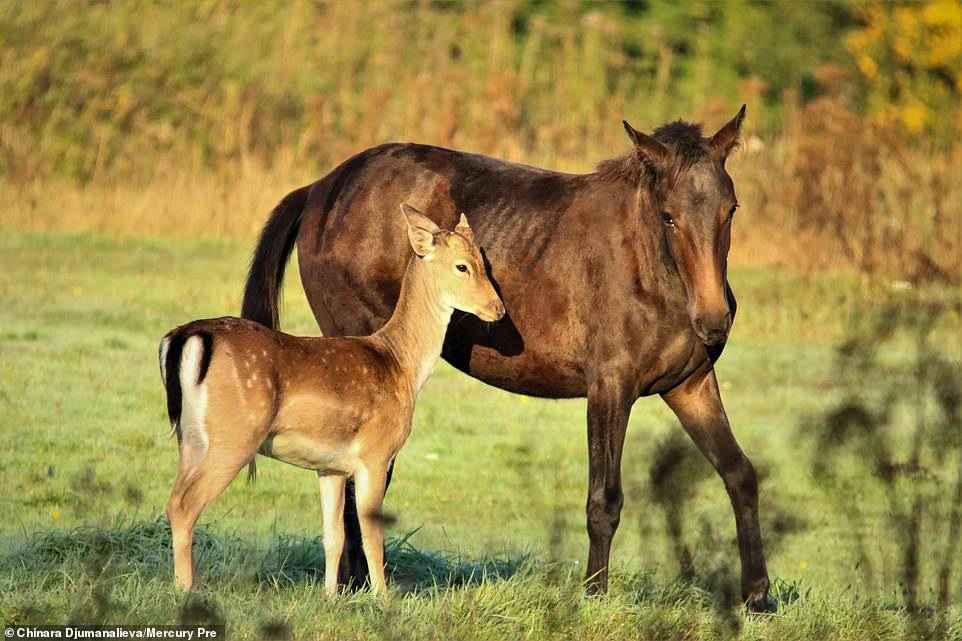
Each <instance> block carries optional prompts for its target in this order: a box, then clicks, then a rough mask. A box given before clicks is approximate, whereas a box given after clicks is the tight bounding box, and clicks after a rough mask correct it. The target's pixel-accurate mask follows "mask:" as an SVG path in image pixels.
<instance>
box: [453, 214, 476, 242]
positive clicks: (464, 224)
mask: <svg viewBox="0 0 962 641" xmlns="http://www.w3.org/2000/svg"><path fill="white" fill-rule="evenodd" d="M454 231H455V232H457V233H459V234H461V235H462V236H464V237H465V238H467V239H468V240H470V241H471V242H472V243H473V242H474V230H472V229H471V225H469V224H468V217H467V216H465V215H464V212H461V220H459V221H458V225H457V227H455V228H454Z"/></svg>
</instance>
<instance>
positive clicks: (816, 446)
mask: <svg viewBox="0 0 962 641" xmlns="http://www.w3.org/2000/svg"><path fill="white" fill-rule="evenodd" d="M960 97H962V9H960V5H959V3H958V2H955V1H953V0H931V1H925V2H911V3H884V4H882V3H868V2H841V1H832V0H828V1H824V2H811V3H808V2H806V3H802V2H788V1H783V2H748V1H745V0H729V1H724V2H685V3H668V2H661V1H655V0H652V1H650V2H606V3H594V2H576V1H567V2H513V1H508V0H505V1H500V2H492V3H474V2H464V3H448V2H433V1H426V0H425V1H422V2H392V1H387V0H385V1H381V2H372V3H353V2H325V3H322V2H306V1H301V2H298V1H294V2H290V3H283V4H281V3H278V4H276V5H274V4H272V3H246V2H228V1H201V2H195V3H187V2H176V3H146V2H135V1H133V0H130V1H124V0H116V1H113V2H83V3H81V2H54V1H49V2H19V1H17V0H8V1H6V2H0V300H2V301H3V306H2V308H0V451H2V452H4V453H3V454H0V485H2V486H3V487H4V488H5V489H4V491H3V492H0V523H2V524H3V525H0V550H3V552H2V554H0V622H6V621H21V622H37V623H40V622H64V621H77V622H110V623H117V622H123V621H129V622H132V623H142V622H144V621H150V622H158V623H160V622H174V621H179V620H183V621H192V620H205V621H210V620H226V621H227V623H228V627H229V630H230V631H231V634H233V635H236V637H238V638H254V639H265V638H338V639H342V638H355V637H356V638H388V637H391V638H404V637H414V636H416V637H417V638H439V639H449V638H472V639H473V638H479V639H484V638H490V639H501V638H534V639H539V638H544V639H549V638H571V637H578V638H586V639H614V638H646V639H649V638H650V639H678V638H682V639H712V638H729V637H739V638H745V639H767V638H772V639H779V640H788V639H799V640H802V639H805V640H810V639H839V640H842V639H845V640H849V639H855V638H859V639H861V638H865V639H868V638H904V639H918V638H923V637H924V638H953V639H955V638H958V639H962V613H960V610H959V599H960V598H962V583H960V572H962V568H960V567H959V564H958V561H957V558H958V557H959V550H958V546H957V540H958V538H959V533H960V531H962V476H960V475H962V443H960V434H962V431H960V429H959V425H960V423H962V418H960V414H959V412H960V404H962V400H960V399H962V344H960V341H962V336H960V332H959V326H960V319H962V295H960V291H959V286H960V282H959V281H960V275H962V205H960V203H962V174H960V171H962V170H960V167H962V143H960V140H962V136H960V134H962V100H960ZM742 103H747V104H748V114H749V116H748V120H747V121H746V125H745V135H744V137H743V145H742V147H741V149H740V150H739V151H738V153H737V155H736V156H735V157H734V158H733V159H732V160H731V161H730V162H729V168H730V170H731V171H732V173H733V177H734V179H735V184H736V187H737V189H738V193H739V200H740V201H741V203H742V207H741V209H740V211H739V214H738V219H737V223H736V231H735V234H734V244H733V249H732V261H733V268H732V274H731V280H732V282H733V283H734V287H735V289H736V291H737V292H738V296H739V303H740V305H739V315H738V320H737V322H736V323H735V327H734V330H733V335H732V340H731V342H730V344H729V345H728V347H727V348H726V352H725V357H724V358H723V359H722V361H721V363H720V365H719V367H718V375H719V379H720V381H721V384H722V389H723V394H724V396H725V400H726V405H727V407H728V410H729V414H730V416H731V418H732V422H733V425H734V426H735V430H736V432H737V434H738V436H739V439H740V441H741V443H742V445H743V447H744V449H745V450H746V451H747V452H748V453H749V455H750V456H751V457H752V458H753V460H754V461H755V462H756V465H757V467H758V468H759V469H760V470H761V472H762V476H763V481H762V502H763V506H762V516H763V518H764V519H765V521H764V523H763V529H764V533H765V536H766V543H767V548H768V551H769V558H770V570H771V572H772V575H773V577H776V578H777V579H778V580H777V581H776V587H775V589H774V590H773V599H774V602H775V603H776V604H777V605H778V612H777V613H776V614H775V615H772V616H767V617H754V618H746V617H744V616H743V615H742V613H741V611H740V610H739V608H738V606H737V603H735V602H734V600H733V598H734V597H733V595H735V594H736V593H737V588H733V586H737V564H736V558H737V556H736V550H735V545H734V531H733V527H732V518H731V512H730V507H729V506H728V502H727V497H726V496H725V494H724V490H723V488H722V486H721V483H720V482H719V481H718V479H717V478H716V477H715V476H714V475H713V473H712V472H711V471H710V468H709V467H708V466H707V464H706V463H705V462H704V461H702V460H701V458H700V457H698V455H697V453H696V452H695V450H694V449H693V447H692V446H691V444H690V443H689V442H688V441H687V440H685V439H684V438H680V436H679V430H678V427H677V425H676V422H675V421H674V419H673V418H672V417H671V415H670V412H669V411H668V410H667V408H665V407H663V405H662V404H661V403H660V402H659V401H657V400H652V399H648V400H641V401H639V403H638V404H637V405H636V408H635V411H634V412H633V415H632V421H631V427H630V429H629V442H628V444H627V446H626V467H625V476H626V479H627V480H628V488H627V495H628V496H627V499H626V508H625V514H624V517H623V519H622V526H621V529H620V531H619V534H618V537H617V538H616V542H615V549H614V552H613V559H614V562H615V566H614V572H615V575H614V579H613V581H612V595H611V596H610V597H608V598H605V599H596V600H588V599H585V598H584V597H583V595H582V592H581V587H580V584H579V581H580V576H581V565H580V563H583V560H584V555H585V552H586V546H587V537H586V534H585V530H584V523H583V506H584V491H585V478H586V453H585V439H584V404H583V401H564V402H549V401H540V400H537V399H528V398H524V397H519V396H513V395H509V394H505V393H501V392H498V391H496V390H492V389H490V388H486V387H484V386H483V385H481V384H480V383H478V382H476V381H473V380H471V379H469V378H467V377H465V376H461V375H459V374H457V373H456V372H454V371H453V370H451V369H450V368H448V367H446V366H442V367H439V370H438V373H437V375H436V376H435V377H434V378H433V379H432V380H431V381H430V382H429V384H428V386H427V387H426V389H425V392H424V394H423V396H422V399H421V401H420V402H419V407H418V410H417V416H416V419H415V430H414V434H413V436H412V439H411V441H410V443H409V445H408V446H407V447H406V448H405V450H404V452H402V455H401V456H402V460H401V463H400V464H399V467H398V473H397V477H396V482H395V484H394V485H393V486H392V489H391V492H390V493H389V496H388V502H387V503H388V506H389V509H391V510H393V511H394V513H395V515H396V517H397V519H398V520H397V523H396V524H395V525H394V528H393V533H394V535H395V539H394V543H393V544H392V548H391V554H390V559H391V568H392V572H393V576H394V579H395V584H396V585H397V586H398V587H397V590H395V593H394V595H393V596H392V599H391V600H390V601H389V602H388V603H386V604H381V603H377V602H375V601H373V600H371V599H369V598H368V597H366V596H364V595H361V596H357V597H342V598H341V599H340V600H336V601H329V600H326V599H325V598H324V597H323V596H322V594H321V590H320V588H319V585H318V583H317V580H316V579H317V572H318V570H319V568H321V567H322V550H321V548H320V546H319V545H318V542H317V540H316V536H317V533H318V531H319V526H320V520H319V515H318V513H317V512H318V510H317V499H316V493H315V486H314V483H313V482H312V481H311V480H310V476H311V475H310V474H308V473H306V472H302V471H299V470H295V469H293V468H290V467H288V466H283V465H280V464H275V463H273V462H270V461H265V462H264V464H263V466H262V468H261V471H262V474H261V475H260V477H259V480H258V485H257V486H255V487H254V488H248V487H247V486H245V485H243V484H241V483H235V484H234V485H233V486H232V487H231V488H230V489H229V490H228V491H227V492H226V493H225V495H224V496H223V497H222V498H221V499H219V500H218V502H216V503H215V505H214V506H212V507H211V508H210V510H209V511H208V512H207V513H206V515H205V517H204V519H203V521H204V523H205V528H206V529H205V530H204V533H203V534H202V536H201V540H202V542H203V543H202V544H201V548H202V549H203V557H202V559H201V561H200V563H201V567H202V573H203V576H204V579H205V582H206V585H207V587H206V588H205V589H204V590H202V591H201V592H199V593H195V594H192V595H191V596H190V597H189V598H187V599H185V598H184V597H183V596H182V595H179V594H177V593H176V592H174V591H173V590H172V589H171V588H170V584H171V573H170V558H169V548H168V545H169V530H168V529H167V527H166V524H165V522H164V520H163V519H162V517H161V514H162V509H163V504H164V502H165V500H166V495H167V492H168V490H169V483H170V481H171V479H172V477H173V472H174V466H175V459H176V455H175V453H174V451H173V449H172V448H173V446H172V445H171V444H170V443H169V442H168V441H164V440H163V439H160V438H157V437H156V436H155V435H157V434H160V433H162V432H163V431H164V430H165V429H166V425H165V418H164V405H163V400H162V390H161V386H160V384H159V381H158V379H157V374H156V363H155V346H156V341H157V339H158V337H159V336H160V335H162V334H163V333H164V332H165V331H167V330H168V329H169V328H170V327H172V326H174V325H176V324H179V323H181V322H183V321H184V320H186V319H188V318H195V317H205V316H216V315H222V314H232V313H236V312H237V310H238V309H239V306H240V294H241V288H242V283H243V277H244V272H245V268H246V259H247V256H248V253H249V251H250V249H251V248H252V245H253V240H254V237H255V235H256V233H257V231H258V230H259V228H260V226H261V225H262V224H263V222H264V220H265V217H266V215H267V212H268V211H269V210H270V208H271V207H272V206H273V205H274V204H276V202H277V201H278V200H279V199H280V198H281V197H283V196H284V195H285V194H286V193H287V192H288V191H290V190H291V189H293V188H295V187H297V186H300V185H302V184H306V183H308V182H310V181H312V180H315V179H316V178H318V177H319V176H321V175H323V174H324V173H326V172H327V171H329V170H330V169H331V168H332V167H333V166H334V165H336V164H337V163H338V162H340V161H342V160H343V159H345V158H347V157H348V156H349V155H351V154H352V153H355V152H357V151H359V150H361V149H364V148H366V147H368V146H370V145H373V144H377V143H381V142H385V141H388V140H416V141H419V142H428V143H435V144H441V145H446V146H453V147H458V148H462V149H467V150H472V151H478V152H482V153H488V154H492V155H497V156H501V157H505V158H509V159H512V160H517V161H521V162H527V163H531V164H537V165H542V166H549V167H555V168H558V169H561V170H565V171H590V170H591V169H592V168H593V166H594V165H595V163H597V162H598V161H599V160H601V159H603V158H606V157H610V156H613V155H616V154H619V153H621V152H623V151H624V150H625V149H626V148H627V145H628V141H627V140H626V139H625V137H624V134H623V131H622V128H621V126H620V120H621V119H622V118H626V119H628V120H629V121H631V122H632V124H634V125H635V126H636V127H638V128H644V129H651V128H653V127H655V126H657V125H658V124H661V123H662V122H665V121H667V120H671V119H674V118H679V117H680V118H685V119H689V120H698V121H704V122H705V126H706V129H708V130H711V129H714V128H716V127H718V126H720V125H721V124H722V123H723V122H725V121H726V120H727V119H728V118H730V117H731V116H732V115H733V114H734V113H735V111H736V110H737V108H738V106H739V105H740V104H742ZM286 289H287V296H286V299H285V300H286V301H287V303H286V306H285V309H284V312H283V314H282V317H283V323H284V327H285V328H286V329H287V330H289V331H292V332H295V333H301V334H311V333H316V331H317V330H316V325H315V324H314V323H313V320H312V319H311V316H310V313H309V310H308V309H307V306H306V304H305V301H304V299H303V295H302V293H301V291H300V285H299V282H298V281H297V278H296V270H292V273H291V275H290V277H289V282H288V283H287V284H286ZM656 471H657V474H656ZM656 478H658V479H668V484H669V486H670V488H669V489H670V492H668V494H665V487H664V486H663V484H662V485H659V483H656V481H655V479H656ZM666 497H668V498H670V500H668V499H667V498H666ZM418 528H420V529H418ZM415 530H417V532H416V533H415V534H413V535H412V536H410V538H408V535H410V534H411V533H412V532H414V531H415ZM232 638H233V637H232Z"/></svg>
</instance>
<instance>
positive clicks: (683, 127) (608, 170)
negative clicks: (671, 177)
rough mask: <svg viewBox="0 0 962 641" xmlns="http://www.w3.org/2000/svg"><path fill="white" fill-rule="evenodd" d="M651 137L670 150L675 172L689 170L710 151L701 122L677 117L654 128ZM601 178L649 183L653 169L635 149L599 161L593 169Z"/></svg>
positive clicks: (652, 178)
mask: <svg viewBox="0 0 962 641" xmlns="http://www.w3.org/2000/svg"><path fill="white" fill-rule="evenodd" d="M652 138H654V139H655V140H657V141H658V142H660V143H662V144H663V145H665V146H666V147H667V148H668V150H669V151H670V152H671V163H672V169H673V170H674V171H675V172H679V171H683V170H685V169H688V168H689V167H691V166H692V165H694V164H695V163H696V162H698V161H699V160H701V159H702V158H704V157H705V156H707V155H708V154H709V152H710V151H711V148H710V142H709V141H708V140H707V139H705V137H704V136H703V134H702V128H701V123H696V122H685V121H684V120H676V121H674V122H669V123H668V124H665V125H662V126H661V127H658V128H657V129H655V132H654V133H653V134H652ZM595 175H596V176H598V178H600V179H602V180H627V181H630V182H636V183H637V182H641V181H645V182H649V183H650V181H652V180H654V177H655V172H654V169H653V168H652V167H650V166H649V165H648V163H646V162H644V161H643V160H642V159H641V158H639V157H638V154H637V153H635V150H634V149H631V150H629V151H628V152H626V153H624V154H622V155H620V156H616V157H614V158H609V159H607V160H602V161H601V162H600V163H598V166H597V167H596V169H595Z"/></svg>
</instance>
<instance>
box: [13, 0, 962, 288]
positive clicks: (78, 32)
mask: <svg viewBox="0 0 962 641" xmlns="http://www.w3.org/2000/svg"><path fill="white" fill-rule="evenodd" d="M78 6H79V5H78ZM823 7H828V5H802V4H798V3H776V4H774V5H755V4H745V3H739V2H737V1H732V2H727V3H719V4H706V5H697V6H696V4H690V5H674V4H671V3H658V2H655V3H652V4H651V6H650V7H648V8H647V9H645V11H644V12H639V11H634V10H629V9H624V8H622V7H620V5H591V4H583V3H577V2H571V3H563V4H559V5H550V6H549V5H545V6H540V5H531V4H527V3H524V2H520V1H517V2H498V3H482V4H468V3H466V4H456V5H442V4H437V3H430V2H420V3H417V4H412V3H403V2H377V3H368V4H364V5H357V4H355V3H349V2H332V3H325V4H322V5H318V4H315V3H310V2H293V3H290V4H287V5H284V6H283V7H274V8H265V7H260V6H259V5H240V6H237V5H234V4H233V3H231V2H219V1H216V0H214V1H212V2H208V3H201V4H196V5H187V4H185V5H177V6H176V9H175V8H172V7H171V6H165V5H153V4H147V5H144V4H142V3H138V2H133V1H130V2H125V1H123V0H121V1H119V2H112V3H104V4H94V5H84V6H83V7H82V10H81V9H78V8H77V6H74V5H71V4H70V3H66V4H62V3H56V2H47V3H42V2H38V3H16V2H15V3H12V4H10V5H9V6H7V7H6V8H5V9H4V10H2V11H0V34H2V35H3V40H4V42H3V44H0V54H2V59H3V60H4V64H3V65H0V88H2V91H0V199H2V201H0V202H2V204H0V226H3V227H9V228H22V229H67V230H87V231H96V232H109V233H132V234H174V235H177V234H182V235H183V234H189V235H196V234H203V235H216V236H224V235H226V236H232V237H237V238H241V239H244V240H247V241H252V240H253V238H254V237H255V235H256V233H257V231H258V229H259V228H260V225H261V224H262V223H263V222H264V220H265V217H266V215H267V212H269V211H270V209H271V207H272V206H273V205H274V204H275V203H276V202H277V201H278V200H279V199H280V198H281V197H282V196H283V195H284V194H286V193H287V192H288V191H290V190H291V189H293V188H295V187H297V186H300V185H302V184H306V183H308V182H310V181H312V180H314V179H316V178H317V177H319V176H321V175H323V174H324V173H326V172H327V171H328V170H329V169H331V168H332V167H333V166H334V165H335V164H337V163H338V162H340V161H341V160H343V159H345V158H347V157H348V156H350V155H351V154H352V153H354V152H357V151H359V150H361V149H364V148H366V147H369V146H371V145H374V144H378V143H381V142H385V141H388V140H416V141H419V142H425V143H432V144H439V145H443V146H451V147H456V148H460V149H465V150H470V151H476V152H480V153H486V154H490V155H494V156H499V157H502V158H507V159H510V160H516V161H521V162H527V163H530V164H535V165H541V166H546V167H553V168H556V169H559V170H564V171H590V170H591V169H592V168H593V166H594V165H595V164H596V163H597V162H598V161H599V160H602V159H604V158H606V157H609V156H613V155H616V154H618V153H621V152H622V151H624V150H625V149H626V148H627V145H628V142H627V140H626V138H625V136H624V133H623V131H622V128H621V126H620V120H621V119H622V118H627V119H629V120H630V121H631V122H632V123H633V124H634V125H635V126H637V127H639V128H645V129H648V128H651V127H653V126H655V125H658V124H660V123H661V122H663V121H665V120H668V119H671V118H676V117H684V118H687V119H691V120H701V121H704V122H705V124H706V129H712V128H714V127H717V126H719V125H721V124H722V123H723V122H724V121H725V120H727V118H729V117H730V116H731V115H732V114H733V113H734V111H735V109H737V106H738V105H739V104H741V103H742V102H746V103H748V113H749V118H748V120H747V122H746V130H745V136H744V138H745V145H744V146H743V148H742V150H741V151H740V152H738V155H737V156H736V157H735V158H733V159H732V160H731V161H730V163H729V167H730V169H731V171H732V173H733V175H734V178H735V181H736V186H737V188H738V190H739V196H740V200H741V202H742V205H743V207H742V209H741V211H740V213H739V217H738V227H737V233H736V240H735V246H734V250H733V260H734V261H735V262H741V263H775V264H779V265H785V266H788V267H791V268H793V269H797V270H801V271H811V270H815V269H827V268H855V269H858V270H860V271H863V272H865V273H877V274H880V275H883V276H885V277H886V278H888V277H893V278H899V279H907V280H912V279H917V278H931V277H933V276H934V277H936V278H937V279H939V280H947V281H952V280H956V281H957V280H958V278H959V274H960V273H962V239H960V236H962V206H960V203H962V193H960V192H962V176H960V174H959V167H960V166H962V162H960V161H962V145H960V144H959V143H958V141H954V142H952V141H950V142H945V141H944V140H943V141H936V140H933V139H922V138H917V139H909V138H907V137H906V134H905V133H904V132H903V130H901V129H899V128H898V127H897V126H896V125H894V124H892V125H884V124H878V122H870V120H869V119H868V118H866V117H863V116H862V111H861V107H859V106H858V105H855V104H854V103H853V102H851V101H850V100H849V98H847V97H846V96H850V95H851V94H852V93H853V91H854V89H853V87H855V83H854V80H853V79H852V78H851V76H849V77H848V78H847V79H845V78H844V76H845V73H842V74H838V73H834V74H833V72H832V69H833V68H834V67H831V66H823V67H813V66H812V65H815V64H816V63H818V61H819V60H820V56H821V57H822V58H831V57H832V56H834V57H835V58H838V57H839V54H837V52H836V53H832V51H835V50H837V49H838V47H836V46H835V45H833V44H831V43H832V42H834V40H833V38H832V37H831V36H832V34H834V33H835V32H836V31H837V30H838V29H840V28H841V27H838V26H832V25H833V24H834V23H833V22H832V20H834V18H833V17H832V15H833V14H832V11H833V10H830V9H831V8H830V7H829V8H828V9H824V8H823ZM706 12H707V13H706ZM701 14H705V15H701ZM709 14H712V15H709ZM714 14H717V15H714ZM786 22H790V23H791V24H792V25H793V26H792V28H791V29H790V30H789V31H788V32H785V33H782V31H780V30H779V29H780V28H781V26H783V25H784V23H786ZM841 22H843V23H844V20H843V21H841ZM759 25H765V26H766V29H765V30H759V29H758V27H759ZM833 29H834V30H835V31H833ZM738 34H742V35H744V34H752V38H749V39H745V38H742V39H741V40H738V39H737V38H734V36H737V35H738ZM39 36H42V37H39ZM789 36H791V40H789ZM766 39H767V40H766ZM733 42H739V44H738V45H737V46H735V45H733V44H732V43H733ZM816 45H817V46H816ZM833 47H834V49H833ZM680 52H684V53H683V55H682V53H680ZM801 58H805V60H801ZM809 58H810V60H809ZM774 62H778V64H773V63H774ZM789 62H790V63H791V65H790V66H789ZM736 64H737V65H741V66H745V65H748V66H749V68H752V69H758V70H760V71H758V73H761V74H763V75H764V74H766V73H767V75H765V77H764V78H762V77H759V76H747V77H743V75H740V74H741V72H736V71H735V65H736ZM765 69H768V71H767V72H766V71H764V70H765ZM819 69H823V72H822V73H821V75H820V74H819ZM824 70H827V71H824ZM803 72H804V73H808V74H809V75H811V76H812V77H813V78H816V79H819V78H821V79H822V80H824V83H823V84H824V86H822V87H821V88H819V89H817V90H814V93H815V94H817V95H821V96H822V97H821V98H819V99H817V100H814V101H809V102H807V103H806V102H803V101H802V100H801V99H799V98H798V97H797V95H798V93H797V92H796V91H794V90H792V89H787V90H785V91H781V89H779V86H778V85H777V84H776V83H779V82H781V83H782V85H783V87H782V88H784V87H796V88H797V87H799V86H801V84H802V82H801V76H800V74H802V73H803ZM786 74H787V75H789V76H791V78H792V79H789V80H786V79H785V76H786ZM840 77H843V80H842V81H840V80H839V78H840ZM793 83H794V84H793ZM846 83H847V84H846ZM779 91H781V93H778V94H777V95H778V96H780V98H777V99H776V98H775V93H773V92H779ZM809 93H810V94H811V93H812V92H811V91H810V92H809ZM809 98H811V95H809ZM947 117H948V115H947Z"/></svg>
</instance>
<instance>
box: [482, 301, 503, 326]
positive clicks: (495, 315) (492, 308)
mask: <svg viewBox="0 0 962 641" xmlns="http://www.w3.org/2000/svg"><path fill="white" fill-rule="evenodd" d="M485 311H487V312H488V313H489V314H490V315H491V317H492V320H496V321H497V320H501V319H502V318H504V303H502V302H501V301H500V300H496V301H494V302H493V303H492V304H490V305H488V309H487V310H485Z"/></svg>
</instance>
